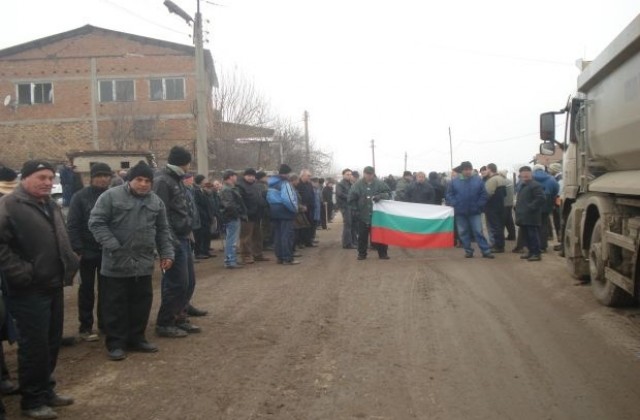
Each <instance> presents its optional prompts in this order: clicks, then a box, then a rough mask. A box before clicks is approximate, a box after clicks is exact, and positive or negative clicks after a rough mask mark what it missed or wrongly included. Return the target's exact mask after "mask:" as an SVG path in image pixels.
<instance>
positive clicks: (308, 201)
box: [296, 169, 317, 247]
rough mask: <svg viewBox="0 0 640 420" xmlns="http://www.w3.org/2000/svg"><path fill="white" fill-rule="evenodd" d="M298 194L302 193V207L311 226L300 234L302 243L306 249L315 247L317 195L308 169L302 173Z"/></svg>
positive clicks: (297, 188) (303, 229)
mask: <svg viewBox="0 0 640 420" xmlns="http://www.w3.org/2000/svg"><path fill="white" fill-rule="evenodd" d="M296 190H298V193H300V205H302V206H303V208H304V213H305V215H306V216H307V220H308V221H309V224H310V226H309V227H304V228H302V229H301V232H300V243H299V245H303V246H306V247H315V246H317V245H314V244H313V238H314V236H315V230H316V225H315V221H314V213H315V209H316V195H315V192H314V190H313V184H311V172H310V171H309V170H308V169H303V170H302V171H301V172H300V182H299V183H298V186H297V187H296Z"/></svg>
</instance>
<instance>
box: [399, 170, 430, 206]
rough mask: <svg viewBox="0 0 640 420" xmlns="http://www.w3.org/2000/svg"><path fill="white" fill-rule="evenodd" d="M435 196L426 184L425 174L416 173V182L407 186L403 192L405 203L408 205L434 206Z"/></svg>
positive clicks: (428, 184)
mask: <svg viewBox="0 0 640 420" xmlns="http://www.w3.org/2000/svg"><path fill="white" fill-rule="evenodd" d="M435 195H436V193H435V191H434V190H433V187H432V186H431V184H430V183H428V182H427V176H426V174H425V173H424V172H418V173H417V174H416V180H415V181H413V182H412V183H411V184H409V186H408V187H407V189H406V190H405V201H408V202H409V203H419V204H435Z"/></svg>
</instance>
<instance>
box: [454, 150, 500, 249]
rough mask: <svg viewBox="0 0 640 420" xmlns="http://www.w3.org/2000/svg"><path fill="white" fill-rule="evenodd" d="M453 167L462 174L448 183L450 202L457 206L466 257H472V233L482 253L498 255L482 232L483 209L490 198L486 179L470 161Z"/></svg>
mask: <svg viewBox="0 0 640 420" xmlns="http://www.w3.org/2000/svg"><path fill="white" fill-rule="evenodd" d="M454 171H455V172H456V173H457V174H460V175H459V176H458V177H457V178H454V179H453V180H452V181H451V185H449V190H448V191H447V204H448V205H450V206H451V207H453V208H454V214H455V223H456V228H457V229H458V235H459V236H460V241H461V242H462V246H463V247H464V252H465V257H466V258H473V248H472V247H471V236H472V235H473V236H474V237H475V240H476V242H477V243H478V246H479V247H480V250H481V251H482V256H483V257H484V258H495V257H494V255H493V254H492V253H491V247H490V246H489V243H488V242H487V240H486V239H485V237H484V234H483V233H482V210H483V209H484V206H485V204H486V203H487V198H488V197H487V190H486V189H485V187H484V182H483V181H482V179H481V178H480V177H479V176H478V175H474V174H473V166H472V165H471V162H462V163H461V164H460V166H458V167H457V168H455V169H454Z"/></svg>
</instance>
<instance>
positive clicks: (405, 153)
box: [404, 152, 407, 172]
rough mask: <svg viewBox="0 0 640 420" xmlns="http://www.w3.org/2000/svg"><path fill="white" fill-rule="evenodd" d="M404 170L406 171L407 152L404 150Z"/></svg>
mask: <svg viewBox="0 0 640 420" xmlns="http://www.w3.org/2000/svg"><path fill="white" fill-rule="evenodd" d="M404 170H405V172H406V171H407V152H404Z"/></svg>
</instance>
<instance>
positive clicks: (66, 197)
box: [60, 161, 84, 207]
mask: <svg viewBox="0 0 640 420" xmlns="http://www.w3.org/2000/svg"><path fill="white" fill-rule="evenodd" d="M60 185H61V186H62V205H63V206H64V207H69V206H70V205H71V199H72V198H73V195H74V194H75V193H77V192H78V191H80V190H81V189H82V188H84V185H83V184H82V176H81V175H80V173H79V172H78V168H76V166H75V165H74V164H73V161H69V162H68V163H67V164H66V165H64V166H62V169H61V170H60Z"/></svg>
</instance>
